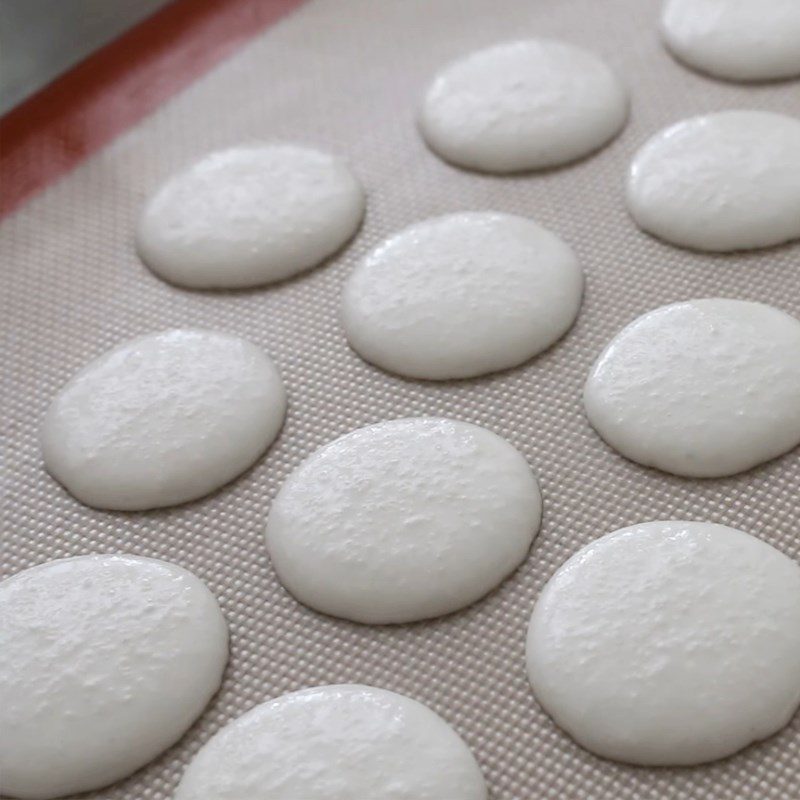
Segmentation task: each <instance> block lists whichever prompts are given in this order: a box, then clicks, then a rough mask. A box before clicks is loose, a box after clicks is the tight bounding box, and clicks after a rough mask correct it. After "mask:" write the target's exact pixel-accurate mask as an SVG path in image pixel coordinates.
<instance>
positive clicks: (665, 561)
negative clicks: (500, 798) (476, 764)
mask: <svg viewBox="0 0 800 800" xmlns="http://www.w3.org/2000/svg"><path fill="white" fill-rule="evenodd" d="M527 662H528V674H529V676H530V680H531V684H532V685H533V690H534V693H535V695H536V698H537V700H538V701H539V703H540V704H541V705H542V706H543V707H544V709H545V710H546V711H547V712H548V713H549V714H550V715H551V716H552V717H553V719H554V720H555V721H556V722H557V723H558V724H559V725H560V726H561V727H562V728H563V729H564V730H566V731H567V732H568V733H569V734H570V735H571V736H572V737H573V738H574V739H575V740H576V741H577V742H578V743H579V744H581V745H583V746H584V747H586V748H587V749H589V750H591V751H592V752H594V753H597V754H598V755H601V756H605V757H606V758H612V759H616V760H618V761H627V762H630V763H633V764H651V765H680V764H699V763H702V762H705V761H712V760H714V759H718V758H724V757H725V756H728V755H731V754H732V753H735V752H736V751H738V750H741V749H742V748H743V747H745V746H747V745H748V744H750V743H751V742H754V741H758V740H760V739H764V738H766V737H767V736H770V735H772V734H773V733H775V732H776V731H778V730H780V728H782V727H783V726H784V725H786V724H787V723H788V722H789V720H790V719H791V717H792V715H793V714H794V712H795V710H796V709H797V707H798V704H800V566H798V564H797V563H796V562H794V561H792V560H791V559H790V558H788V557H787V556H785V555H783V554H782V553H780V552H779V551H778V550H776V549H775V548H774V547H771V546H770V545H768V544H766V543H765V542H762V541H761V540H759V539H756V538H755V537H753V536H749V535H748V534H746V533H743V532H742V531H739V530H735V529H733V528H728V527H725V526H723V525H714V524H711V523H707V522H682V521H662V522H646V523H642V524H640V525H635V526H632V527H630V528H623V529H622V530H619V531H615V532H614V533H611V534H608V535H607V536H603V537H602V538H601V539H598V540H596V541H594V542H592V543H591V544H589V545H588V546H586V547H584V548H583V549H582V550H580V551H579V552H578V553H576V554H575V555H574V556H573V557H572V558H571V559H569V561H567V562H566V563H565V564H564V565H563V566H562V567H561V568H560V569H559V570H558V571H557V572H556V574H555V575H554V576H553V577H552V578H551V579H550V580H549V581H548V583H547V585H546V586H545V588H544V590H543V591H542V593H541V595H540V596H539V599H538V600H537V602H536V606H535V607H534V610H533V615H532V617H531V621H530V627H529V630H528V645H527Z"/></svg>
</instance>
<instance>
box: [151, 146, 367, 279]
mask: <svg viewBox="0 0 800 800" xmlns="http://www.w3.org/2000/svg"><path fill="white" fill-rule="evenodd" d="M363 216H364V192H363V190H362V188H361V186H360V184H359V182H358V180H357V179H356V177H355V176H354V175H353V173H352V172H351V171H350V168H349V167H348V166H347V164H346V163H345V162H344V161H342V160H341V159H339V158H336V157H334V156H331V155H328V154H327V153H321V152H319V151H317V150H311V149H309V148H307V147H298V146H296V145H289V144H260V145H259V144H254V145H241V146H239V147H235V148H232V149H230V150H223V151H220V152H216V153H211V154H210V155H208V156H206V157H205V158H203V159H202V160H201V161H199V162H198V163H196V164H195V165H194V166H192V167H190V168H189V169H188V170H186V171H185V172H182V173H180V174H178V175H176V176H175V177H173V178H172V179H171V180H169V181H168V182H167V183H166V184H165V185H164V186H163V187H162V188H161V189H160V190H159V191H158V192H157V193H156V194H155V195H154V196H153V197H152V199H151V200H150V201H149V202H148V204H147V206H146V207H145V209H144V212H143V214H142V217H141V220H140V222H139V228H138V231H137V237H136V244H137V248H138V251H139V255H140V256H141V258H142V260H143V261H144V262H145V264H147V266H149V267H150V269H152V270H153V272H155V273H156V274H157V275H160V276H161V277H162V278H165V279H166V280H168V281H170V282H171V283H175V284H178V285H180V286H187V287H190V288H195V289H217V288H242V287H247V286H258V285H261V284H266V283H272V282H274V281H279V280H282V279H284V278H289V277H291V276H293V275H296V274H297V273H299V272H303V271H304V270H307V269H310V268H311V267H315V266H316V265H317V264H319V263H320V262H322V261H323V260H324V259H325V258H326V257H327V256H329V255H331V254H332V253H334V252H335V251H336V250H338V249H339V248H340V247H341V246H342V245H343V244H344V243H345V242H346V241H347V240H348V239H350V238H351V237H352V236H353V234H354V233H355V231H356V229H357V228H358V226H359V225H360V224H361V220H362V218H363Z"/></svg>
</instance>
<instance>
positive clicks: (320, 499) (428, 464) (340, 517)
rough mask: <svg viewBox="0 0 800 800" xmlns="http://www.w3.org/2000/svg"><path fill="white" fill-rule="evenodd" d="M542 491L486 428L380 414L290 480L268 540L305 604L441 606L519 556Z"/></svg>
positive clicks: (495, 579) (395, 614)
mask: <svg viewBox="0 0 800 800" xmlns="http://www.w3.org/2000/svg"><path fill="white" fill-rule="evenodd" d="M541 509H542V503H541V495H540V493H539V486H538V483H537V481H536V478H535V477H534V476H533V474H532V472H531V470H530V467H529V466H528V464H527V462H526V461H525V459H524V458H523V456H522V455H521V454H520V453H519V452H518V451H517V450H515V449H514V447H512V446H511V445H510V444H509V443H508V442H506V441H505V440H504V439H501V438H500V437H499V436H497V435H495V434H494V433H491V432H490V431H488V430H486V429H485V428H480V427H478V426H477V425H472V424H469V423H467V422H457V421H455V420H450V419H439V418H431V417H425V418H409V419H396V420H391V421H389V422H380V423H378V424H376V425H370V426H369V427H366V428H360V429H359V430H356V431H353V432H351V433H349V434H346V435H345V436H342V437H341V438H339V439H336V440H335V441H333V442H331V443H330V444H328V445H326V446H324V447H322V448H320V449H319V450H317V451H316V452H315V453H314V454H312V455H311V456H310V457H309V458H308V459H306V461H304V462H303V463H302V464H301V465H300V466H299V467H298V468H297V469H296V470H295V471H294V472H293V473H292V474H291V475H290V476H289V478H288V479H287V480H286V482H285V483H284V485H283V487H282V488H281V490H280V492H279V493H278V495H277V497H276V498H275V501H274V502H273V504H272V508H271V509H270V512H269V520H268V523H267V547H268V549H269V554H270V557H271V559H272V564H273V566H274V567H275V571H276V572H277V573H278V577H279V578H280V580H281V582H282V583H283V584H284V586H286V588H287V589H288V590H289V591H290V592H291V593H292V594H293V595H294V596H295V597H296V598H297V599H298V600H300V601H301V602H302V603H305V604H306V605H309V606H311V607H312V608H315V609H317V610H319V611H323V612H325V613H326V614H332V615H334V616H337V617H345V618H347V619H351V620H355V621H357V622H366V623H376V624H382V623H399V622H411V621H414V620H420V619H427V618H429V617H435V616H438V615H440V614H447V613H449V612H451V611H455V610H457V609H459V608H463V607H464V606H467V605H469V604H470V603H472V602H474V601H475V600H477V599H479V598H480V597H483V595H485V594H486V593H487V592H489V591H490V590H491V589H493V588H494V587H495V586H497V585H498V584H499V583H500V582H501V581H502V580H503V579H504V578H505V577H506V576H507V575H509V574H510V573H511V572H512V571H513V570H514V569H516V567H517V566H519V564H520V563H521V562H522V561H523V560H524V559H525V557H526V555H527V553H528V550H529V549H530V546H531V542H532V541H533V538H534V536H535V535H536V533H537V531H538V529H539V522H540V518H541Z"/></svg>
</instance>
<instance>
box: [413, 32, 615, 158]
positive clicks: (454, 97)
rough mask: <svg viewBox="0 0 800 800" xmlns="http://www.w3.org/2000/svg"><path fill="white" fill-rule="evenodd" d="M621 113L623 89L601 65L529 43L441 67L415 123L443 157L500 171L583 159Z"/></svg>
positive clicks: (570, 50) (568, 50)
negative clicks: (417, 123) (417, 122)
mask: <svg viewBox="0 0 800 800" xmlns="http://www.w3.org/2000/svg"><path fill="white" fill-rule="evenodd" d="M627 116H628V95H627V91H626V90H625V88H624V87H623V86H622V84H621V83H620V81H619V79H618V78H617V76H616V75H615V74H614V73H613V72H612V70H611V69H609V67H608V66H607V65H606V64H605V62H604V61H602V60H601V59H600V58H598V57H597V56H596V55H594V54H593V53H590V52H588V51H586V50H583V49H582V48H580V47H576V46H574V45H571V44H567V43H566V42H559V41H553V40H550V39H529V40H523V41H518V42H506V43H503V44H499V45H495V46H494V47H490V48H488V49H486V50H479V51H478V52H475V53H472V54H470V55H468V56H466V57H464V58H461V59H459V60H458V61H455V62H453V63H452V64H450V65H448V66H447V67H445V68H444V69H443V70H442V71H441V72H440V73H439V74H438V75H437V76H436V78H435V80H434V81H433V83H432V84H431V86H430V88H429V89H428V92H427V94H426V96H425V100H424V102H423V105H422V110H421V113H420V118H419V125H420V130H421V132H422V135H423V136H424V138H425V140H426V141H427V143H428V145H429V146H430V147H431V149H432V150H434V152H436V153H437V154H438V155H440V156H441V157H442V158H444V159H445V160H447V161H450V162H452V163H453V164H457V165H459V166H462V167H466V168H468V169H475V170H482V171H485V172H498V173H506V172H519V171H521V170H531V169H543V168H546V167H555V166H559V165H561V164H565V163H567V162H570V161H574V160H575V159H578V158H581V157H582V156H585V155H588V154H589V153H591V152H592V151H594V150H597V149H598V148H599V147H601V146H602V145H604V144H605V143H606V142H608V141H609V140H610V139H611V138H612V137H613V136H615V135H616V134H617V133H618V132H619V131H620V130H621V129H622V126H623V125H624V124H625V121H626V119H627Z"/></svg>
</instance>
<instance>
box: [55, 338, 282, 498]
mask: <svg viewBox="0 0 800 800" xmlns="http://www.w3.org/2000/svg"><path fill="white" fill-rule="evenodd" d="M285 413H286V392H285V390H284V388H283V383H282V382H281V379H280V375H279V374H278V371H277V370H276V369H275V366H274V364H273V363H272V361H270V359H269V358H268V357H267V355H266V354H265V353H264V352H263V351H262V350H261V349H259V348H258V347H256V346H255V345H254V344H251V343H250V342H248V341H246V340H244V339H240V338H239V337H237V336H231V335H228V334H225V333H217V332H214V331H206V330H194V329H175V330H168V331H163V332H161V333H154V334H149V335H147V336H142V337H140V338H138V339H132V340H130V341H128V342H125V343H123V344H121V345H119V346H118V347H115V348H114V349H113V350H110V351H109V352H107V353H105V354H104V355H102V356H100V357H99V358H96V359H95V360H94V361H92V362H90V363H89V364H88V365H87V366H86V367H84V368H83V369H82V370H81V371H80V372H78V373H77V374H76V375H75V376H74V377H73V378H72V379H71V380H70V381H69V382H68V383H67V384H66V385H65V386H64V387H63V388H62V389H61V390H60V391H59V393H58V394H57V395H56V397H55V399H54V400H53V402H52V403H51V405H50V408H49V409H48V411H47V414H46V416H45V419H44V422H43V424H42V430H41V442H42V453H43V455H44V463H45V467H46V468H47V470H48V472H50V474H51V475H52V476H53V477H54V478H56V480H58V481H59V482H60V483H62V484H63V485H64V486H65V487H66V489H67V490H68V491H69V492H70V493H71V494H73V495H74V496H75V497H76V498H77V499H78V500H80V501H81V502H82V503H86V504H87V505H90V506H95V507H96V508H110V509H124V510H135V509H146V508H158V507H161V506H170V505H175V504H177V503H183V502H186V501H188V500H194V499H195V498H198V497H202V496H203V495H205V494H208V493H209V492H211V491H213V490H214V489H218V488H219V487H220V486H223V485H224V484H226V483H228V482H229V481H231V480H233V478H235V477H236V476H237V475H239V474H240V473H242V472H244V470H246V469H247V468H248V467H249V466H251V465H252V464H253V463H254V462H255V461H256V459H257V458H258V457H259V456H260V455H261V454H262V453H263V452H264V451H265V450H266V449H267V447H268V446H269V445H270V444H271V442H272V441H273V439H274V438H275V437H276V436H277V434H278V431H279V430H280V428H281V425H282V424H283V418H284V416H285Z"/></svg>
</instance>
